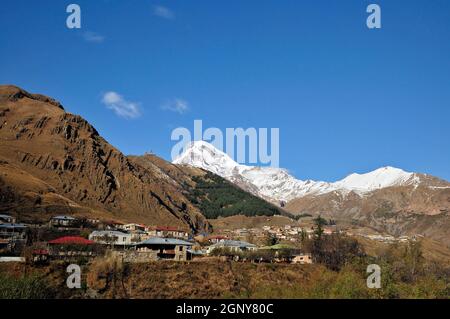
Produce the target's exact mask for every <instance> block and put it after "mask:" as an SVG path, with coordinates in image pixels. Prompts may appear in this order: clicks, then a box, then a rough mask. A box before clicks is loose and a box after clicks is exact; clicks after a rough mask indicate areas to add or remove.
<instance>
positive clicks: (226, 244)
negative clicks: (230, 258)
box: [208, 240, 257, 254]
mask: <svg viewBox="0 0 450 319" xmlns="http://www.w3.org/2000/svg"><path fill="white" fill-rule="evenodd" d="M215 249H227V250H229V251H230V252H243V251H248V250H250V251H252V250H256V249H257V247H256V245H253V244H250V243H248V242H245V241H240V240H224V241H220V242H218V243H216V244H214V245H211V246H209V247H208V254H211V253H212V252H213V251H214V250H215Z"/></svg>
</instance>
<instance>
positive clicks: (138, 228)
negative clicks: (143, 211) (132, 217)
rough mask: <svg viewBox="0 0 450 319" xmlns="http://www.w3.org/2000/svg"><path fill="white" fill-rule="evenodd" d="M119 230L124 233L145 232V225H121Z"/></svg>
mask: <svg viewBox="0 0 450 319" xmlns="http://www.w3.org/2000/svg"><path fill="white" fill-rule="evenodd" d="M120 228H122V229H123V230H126V231H130V232H133V231H145V225H141V224H125V225H122V226H121V227H120Z"/></svg>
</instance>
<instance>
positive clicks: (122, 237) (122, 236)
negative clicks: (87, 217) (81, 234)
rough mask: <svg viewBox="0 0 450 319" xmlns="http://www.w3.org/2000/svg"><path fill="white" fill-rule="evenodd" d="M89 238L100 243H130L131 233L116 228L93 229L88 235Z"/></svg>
mask: <svg viewBox="0 0 450 319" xmlns="http://www.w3.org/2000/svg"><path fill="white" fill-rule="evenodd" d="M89 240H92V241H95V242H96V243H98V244H102V245H130V244H131V243H132V234H129V233H124V232H120V231H117V230H95V231H93V232H92V233H91V234H90V235H89Z"/></svg>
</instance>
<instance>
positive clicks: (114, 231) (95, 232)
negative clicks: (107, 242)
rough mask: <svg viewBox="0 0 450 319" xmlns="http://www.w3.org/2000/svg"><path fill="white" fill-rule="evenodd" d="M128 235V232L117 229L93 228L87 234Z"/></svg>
mask: <svg viewBox="0 0 450 319" xmlns="http://www.w3.org/2000/svg"><path fill="white" fill-rule="evenodd" d="M105 235H106V236H129V237H131V234H129V233H123V232H121V231H117V230H94V231H93V232H92V233H91V234H90V235H89V236H105Z"/></svg>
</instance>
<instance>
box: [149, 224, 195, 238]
mask: <svg viewBox="0 0 450 319" xmlns="http://www.w3.org/2000/svg"><path fill="white" fill-rule="evenodd" d="M148 234H149V235H150V236H152V237H170V238H181V239H188V238H189V233H188V232H186V231H184V230H181V229H179V228H177V227H170V226H156V227H154V228H151V229H149V230H148Z"/></svg>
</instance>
